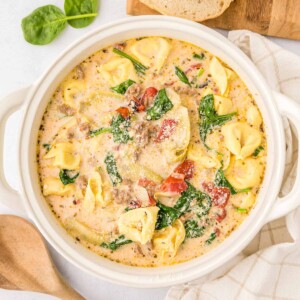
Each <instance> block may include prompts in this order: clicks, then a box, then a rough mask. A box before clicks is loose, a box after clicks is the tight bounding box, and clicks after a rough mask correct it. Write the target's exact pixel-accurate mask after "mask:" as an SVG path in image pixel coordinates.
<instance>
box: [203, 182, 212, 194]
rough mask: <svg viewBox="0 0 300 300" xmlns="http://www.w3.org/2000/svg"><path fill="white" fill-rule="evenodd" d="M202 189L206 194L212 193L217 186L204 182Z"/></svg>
mask: <svg viewBox="0 0 300 300" xmlns="http://www.w3.org/2000/svg"><path fill="white" fill-rule="evenodd" d="M202 187H203V189H204V191H205V192H207V193H211V192H212V190H213V188H214V187H215V185H214V184H213V183H212V182H203V183H202Z"/></svg>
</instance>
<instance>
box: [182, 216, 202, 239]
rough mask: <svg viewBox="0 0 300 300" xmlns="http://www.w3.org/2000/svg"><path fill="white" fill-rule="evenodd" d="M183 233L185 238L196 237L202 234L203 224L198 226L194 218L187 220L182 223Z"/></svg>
mask: <svg viewBox="0 0 300 300" xmlns="http://www.w3.org/2000/svg"><path fill="white" fill-rule="evenodd" d="M184 228H185V234H186V237H187V238H192V239H193V238H198V237H200V236H202V235H203V231H204V229H205V227H204V226H199V225H198V223H197V221H195V220H187V221H186V222H185V223H184Z"/></svg>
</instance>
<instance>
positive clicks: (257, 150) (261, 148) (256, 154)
mask: <svg viewBox="0 0 300 300" xmlns="http://www.w3.org/2000/svg"><path fill="white" fill-rule="evenodd" d="M262 150H264V147H263V146H258V147H257V148H256V149H255V150H254V152H253V154H252V155H253V156H254V157H257V156H258V154H259V153H260V152H261V151H262Z"/></svg>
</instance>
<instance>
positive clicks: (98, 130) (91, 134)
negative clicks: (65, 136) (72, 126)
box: [90, 127, 111, 137]
mask: <svg viewBox="0 0 300 300" xmlns="http://www.w3.org/2000/svg"><path fill="white" fill-rule="evenodd" d="M106 132H111V128H109V127H106V128H105V127H101V128H99V129H95V130H90V137H95V136H97V135H99V134H102V133H106Z"/></svg>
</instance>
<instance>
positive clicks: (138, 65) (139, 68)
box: [113, 48, 148, 74]
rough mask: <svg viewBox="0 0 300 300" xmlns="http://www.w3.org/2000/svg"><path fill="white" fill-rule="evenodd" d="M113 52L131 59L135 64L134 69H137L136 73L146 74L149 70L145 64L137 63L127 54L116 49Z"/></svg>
mask: <svg viewBox="0 0 300 300" xmlns="http://www.w3.org/2000/svg"><path fill="white" fill-rule="evenodd" d="M113 52H114V53H116V54H118V55H120V56H122V57H125V58H127V59H129V60H130V61H131V62H132V63H133V66H134V68H135V69H136V71H137V72H138V73H141V74H145V71H146V70H147V69H148V68H147V67H145V66H144V65H143V64H141V63H140V62H139V61H137V60H136V59H134V58H133V57H131V56H130V55H128V54H127V53H125V52H123V51H121V50H119V49H117V48H114V49H113Z"/></svg>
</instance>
